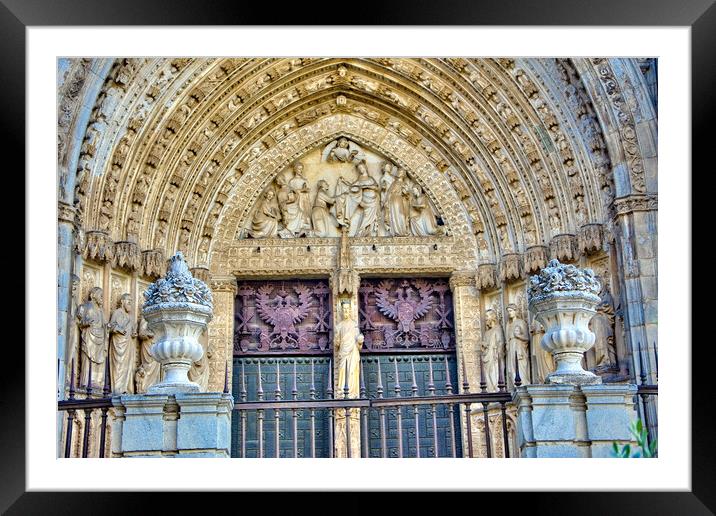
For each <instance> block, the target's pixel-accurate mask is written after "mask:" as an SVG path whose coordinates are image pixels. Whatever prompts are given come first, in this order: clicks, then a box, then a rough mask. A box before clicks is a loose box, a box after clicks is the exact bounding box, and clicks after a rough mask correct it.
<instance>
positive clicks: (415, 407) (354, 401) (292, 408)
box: [224, 357, 522, 458]
mask: <svg viewBox="0 0 716 516" xmlns="http://www.w3.org/2000/svg"><path fill="white" fill-rule="evenodd" d="M412 366H413V363H412V359H411V369H412V384H411V385H410V387H408V389H409V392H410V394H409V395H403V391H404V390H407V389H406V387H404V386H401V385H400V381H399V377H398V370H397V362H396V365H395V368H396V371H395V376H394V379H395V385H394V389H393V390H394V396H393V397H385V390H386V389H385V388H384V385H383V373H382V371H381V370H380V362H378V383H377V388H376V389H375V392H374V393H371V394H372V395H371V396H369V395H368V393H367V392H366V387H365V382H364V378H363V374H361V382H360V383H361V387H360V396H359V397H358V398H349V397H348V394H349V390H348V386H347V385H346V386H345V387H344V388H343V389H339V391H342V392H336V395H335V396H334V393H333V387H332V385H333V381H332V380H329V382H328V385H327V389H326V398H324V399H317V398H316V389H315V385H314V382H313V377H314V371H313V362H311V378H312V382H311V389H310V391H309V396H308V398H307V399H298V391H297V389H296V383H297V375H296V368H295V364H294V367H293V373H292V374H293V379H292V384H293V389H292V392H291V394H292V396H291V399H282V397H281V379H280V374H281V373H280V369H279V366H278V362H276V377H275V382H274V384H273V385H272V386H271V387H274V399H273V400H266V399H265V398H264V387H266V386H265V385H264V380H263V379H262V374H261V369H260V366H259V374H258V376H257V379H256V390H255V392H256V398H257V399H256V400H251V401H249V400H247V390H246V379H245V377H244V373H243V369H242V371H241V373H240V386H241V390H240V395H239V397H238V399H235V405H234V412H235V414H236V418H237V420H238V422H239V431H238V439H239V443H238V448H239V450H240V451H239V453H238V455H239V456H240V457H248V456H249V455H247V441H249V439H247V433H248V431H249V429H251V431H252V432H253V434H254V435H253V439H251V440H250V441H251V443H252V445H255V448H256V449H255V457H265V456H267V454H266V436H267V435H268V434H271V436H272V437H273V439H274V440H275V442H274V443H273V450H271V451H272V452H273V456H275V457H280V456H285V457H299V454H298V449H299V441H302V442H301V443H300V446H301V449H304V448H306V449H310V453H309V454H308V455H307V457H311V458H315V457H316V456H317V455H316V421H317V420H318V419H319V418H320V416H319V415H321V414H323V415H325V416H327V418H328V425H327V430H328V439H327V441H328V447H327V448H328V449H327V456H328V457H333V456H334V454H335V450H334V446H333V441H334V433H335V428H334V426H335V424H336V421H337V420H338V419H340V420H341V422H342V423H343V422H344V423H343V424H345V434H346V437H345V444H344V445H345V450H342V451H345V456H346V457H351V454H352V453H353V450H352V449H351V448H352V446H351V445H350V443H351V435H352V432H354V431H358V429H359V428H360V456H361V457H369V456H371V455H370V454H369V434H371V435H373V436H374V437H375V436H376V435H378V436H379V440H380V452H379V454H378V455H377V456H379V457H388V456H397V457H399V458H403V457H421V456H426V455H421V432H420V429H421V428H427V434H428V435H424V436H423V437H425V438H427V439H428V440H430V438H431V437H432V446H431V448H432V454H431V455H427V456H432V457H440V456H443V457H457V456H458V450H459V449H460V447H461V442H460V435H461V432H459V431H458V429H457V428H456V426H457V425H458V424H459V423H456V419H457V420H458V421H459V415H460V414H461V413H463V414H464V421H465V425H466V436H467V455H466V456H467V457H474V456H475V454H474V450H473V443H472V438H471V436H472V434H473V432H472V416H473V414H474V413H475V412H479V411H481V412H482V415H483V419H484V439H485V443H486V455H487V457H492V456H493V451H492V446H491V440H492V439H491V436H490V423H489V418H490V415H491V414H494V410H493V409H496V408H497V407H499V416H500V417H501V418H502V439H503V441H504V447H503V449H504V456H505V457H509V456H510V453H509V450H510V437H509V435H508V426H507V413H506V412H507V404H508V403H510V402H511V401H512V394H511V393H510V392H508V391H507V390H506V385H505V381H504V375H503V374H502V368H500V374H499V381H498V391H497V392H487V384H486V383H485V382H484V381H482V382H481V383H480V391H479V392H476V393H471V392H470V385H469V383H468V380H467V374H466V371H465V367H464V364H463V369H462V373H463V383H462V392H461V393H455V392H453V385H452V383H451V379H450V375H449V369H448V367H447V359H446V360H445V371H446V372H447V376H446V381H445V383H444V384H443V385H442V386H441V387H440V389H441V390H442V391H443V393H442V394H438V393H437V390H438V387H437V386H436V385H435V383H434V381H433V378H434V374H433V373H434V364H433V361H432V359H430V360H429V364H428V367H429V380H428V384H427V392H425V393H423V394H422V395H421V394H420V393H419V392H418V384H417V382H416V377H415V369H414V367H412ZM441 367H442V366H441ZM329 371H332V367H331V366H330V365H329ZM480 371H481V378H484V377H485V375H484V366H483V363H482V357H480ZM361 373H362V369H361ZM289 374H291V373H289ZM347 377H348V375H346V378H347ZM225 383H226V385H225V389H224V390H225V392H227V393H228V377H227V382H225ZM521 384H522V382H521V379H520V377H519V373H518V374H517V377H516V378H515V385H516V386H520V385H521ZM475 405H478V406H481V408H476V407H475ZM354 410H358V411H359V415H358V418H352V417H351V413H352V412H353V411H354ZM267 411H270V412H269V413H268V414H267ZM299 411H308V413H309V418H310V425H309V427H308V428H309V430H308V437H306V436H305V433H304V432H302V433H301V435H299V432H298V431H297V428H298V419H299V415H298V412H299ZM439 412H441V413H442V415H443V416H445V415H447V417H443V418H442V419H441V420H443V421H445V420H447V421H448V425H447V426H448V428H438V422H437V421H438V413H439ZM267 415H268V416H272V417H268V418H267ZM389 417H390V419H391V420H392V421H394V422H395V424H394V425H393V428H388V427H389V424H388V418H389ZM369 419H371V420H373V421H374V422H376V420H377V424H374V427H373V428H371V429H370V431H369V425H368V422H369ZM352 420H353V421H352ZM289 422H290V423H291V424H290V425H287V424H286V423H289ZM358 425H359V428H356V427H357V426H358ZM287 428H290V429H291V430H290V431H289V432H288V433H289V434H290V435H288V436H287V435H286V433H287V432H286V431H285V429H287ZM440 432H444V433H445V434H446V436H447V438H446V439H444V440H443V442H445V441H447V446H445V445H443V447H442V449H441V446H440V445H439V442H438V436H439V433H440ZM376 433H377V434H376ZM282 434H283V438H284V439H288V440H290V446H284V453H283V454H282V452H281V444H282V443H281V442H279V440H280V439H281V435H282ZM389 434H390V438H391V440H392V441H394V442H395V444H394V446H392V447H389V446H388V442H387V441H388V437H389ZM411 440H412V442H411ZM306 441H308V442H309V443H310V446H308V445H307V442H306ZM284 444H285V443H284ZM422 447H424V445H423V446H422ZM389 448H390V451H391V453H389ZM286 449H289V450H292V453H290V452H289V453H286V452H285V450H286ZM409 450H412V453H411V452H410V451H409ZM373 456H376V455H373Z"/></svg>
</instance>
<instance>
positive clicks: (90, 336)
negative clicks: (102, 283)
mask: <svg viewBox="0 0 716 516" xmlns="http://www.w3.org/2000/svg"><path fill="white" fill-rule="evenodd" d="M102 298H103V293H102V289H101V288H99V287H94V288H92V289H91V290H90V292H89V299H88V300H87V301H86V302H85V303H84V304H82V305H80V307H79V308H78V309H77V320H78V325H79V327H80V355H81V359H82V361H81V364H80V386H81V387H86V386H90V387H91V388H92V389H95V388H97V389H101V388H102V385H103V382H104V369H105V364H104V361H105V358H106V353H107V347H106V346H107V344H106V343H107V325H106V322H105V318H104V310H103V309H102ZM90 369H91V370H92V371H91V375H92V377H91V378H90Z"/></svg>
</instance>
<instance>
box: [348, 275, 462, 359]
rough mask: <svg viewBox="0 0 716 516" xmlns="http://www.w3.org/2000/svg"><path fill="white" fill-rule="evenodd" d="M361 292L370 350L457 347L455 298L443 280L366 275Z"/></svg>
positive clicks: (362, 325) (363, 325)
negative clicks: (369, 276)
mask: <svg viewBox="0 0 716 516" xmlns="http://www.w3.org/2000/svg"><path fill="white" fill-rule="evenodd" d="M359 293H360V298H361V303H360V328H361V331H362V332H363V333H364V334H365V347H366V348H367V349H368V350H370V351H391V352H394V351H400V350H411V351H412V350H415V349H421V348H422V349H429V350H432V351H437V350H452V349H454V347H455V339H454V335H453V331H452V328H453V319H452V308H451V306H452V299H451V297H450V288H449V286H448V285H447V283H445V282H444V281H442V280H429V279H412V280H408V279H404V280H392V279H384V280H370V279H365V280H362V281H361V287H360V289H359Z"/></svg>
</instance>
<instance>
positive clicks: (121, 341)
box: [107, 294, 137, 394]
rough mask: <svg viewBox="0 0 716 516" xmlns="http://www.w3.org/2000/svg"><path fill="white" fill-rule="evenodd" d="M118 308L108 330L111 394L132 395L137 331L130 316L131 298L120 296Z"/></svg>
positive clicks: (125, 295)
mask: <svg viewBox="0 0 716 516" xmlns="http://www.w3.org/2000/svg"><path fill="white" fill-rule="evenodd" d="M119 303H120V304H119V308H117V309H116V310H115V311H114V312H112V317H110V320H109V324H108V325H107V329H108V330H109V370H110V374H111V377H112V382H111V387H112V392H113V393H118V394H134V366H135V362H136V345H135V341H134V339H135V338H136V337H137V329H136V327H135V325H134V321H133V320H132V316H131V314H130V312H131V310H132V296H131V295H129V294H122V296H121V297H120V298H119Z"/></svg>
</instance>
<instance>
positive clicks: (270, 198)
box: [249, 189, 281, 238]
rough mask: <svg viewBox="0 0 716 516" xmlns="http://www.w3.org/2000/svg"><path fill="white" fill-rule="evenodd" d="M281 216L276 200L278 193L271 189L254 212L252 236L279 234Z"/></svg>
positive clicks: (260, 236)
mask: <svg viewBox="0 0 716 516" xmlns="http://www.w3.org/2000/svg"><path fill="white" fill-rule="evenodd" d="M280 218H281V211H280V210H279V208H278V203H277V202H276V194H274V191H273V190H271V189H269V190H267V191H266V193H265V194H264V198H263V200H262V201H261V204H259V207H258V208H257V209H256V211H255V212H254V218H253V220H252V221H251V231H250V232H249V234H250V235H251V237H252V238H274V237H275V236H276V235H277V234H278V226H279V224H278V222H279V219H280Z"/></svg>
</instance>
